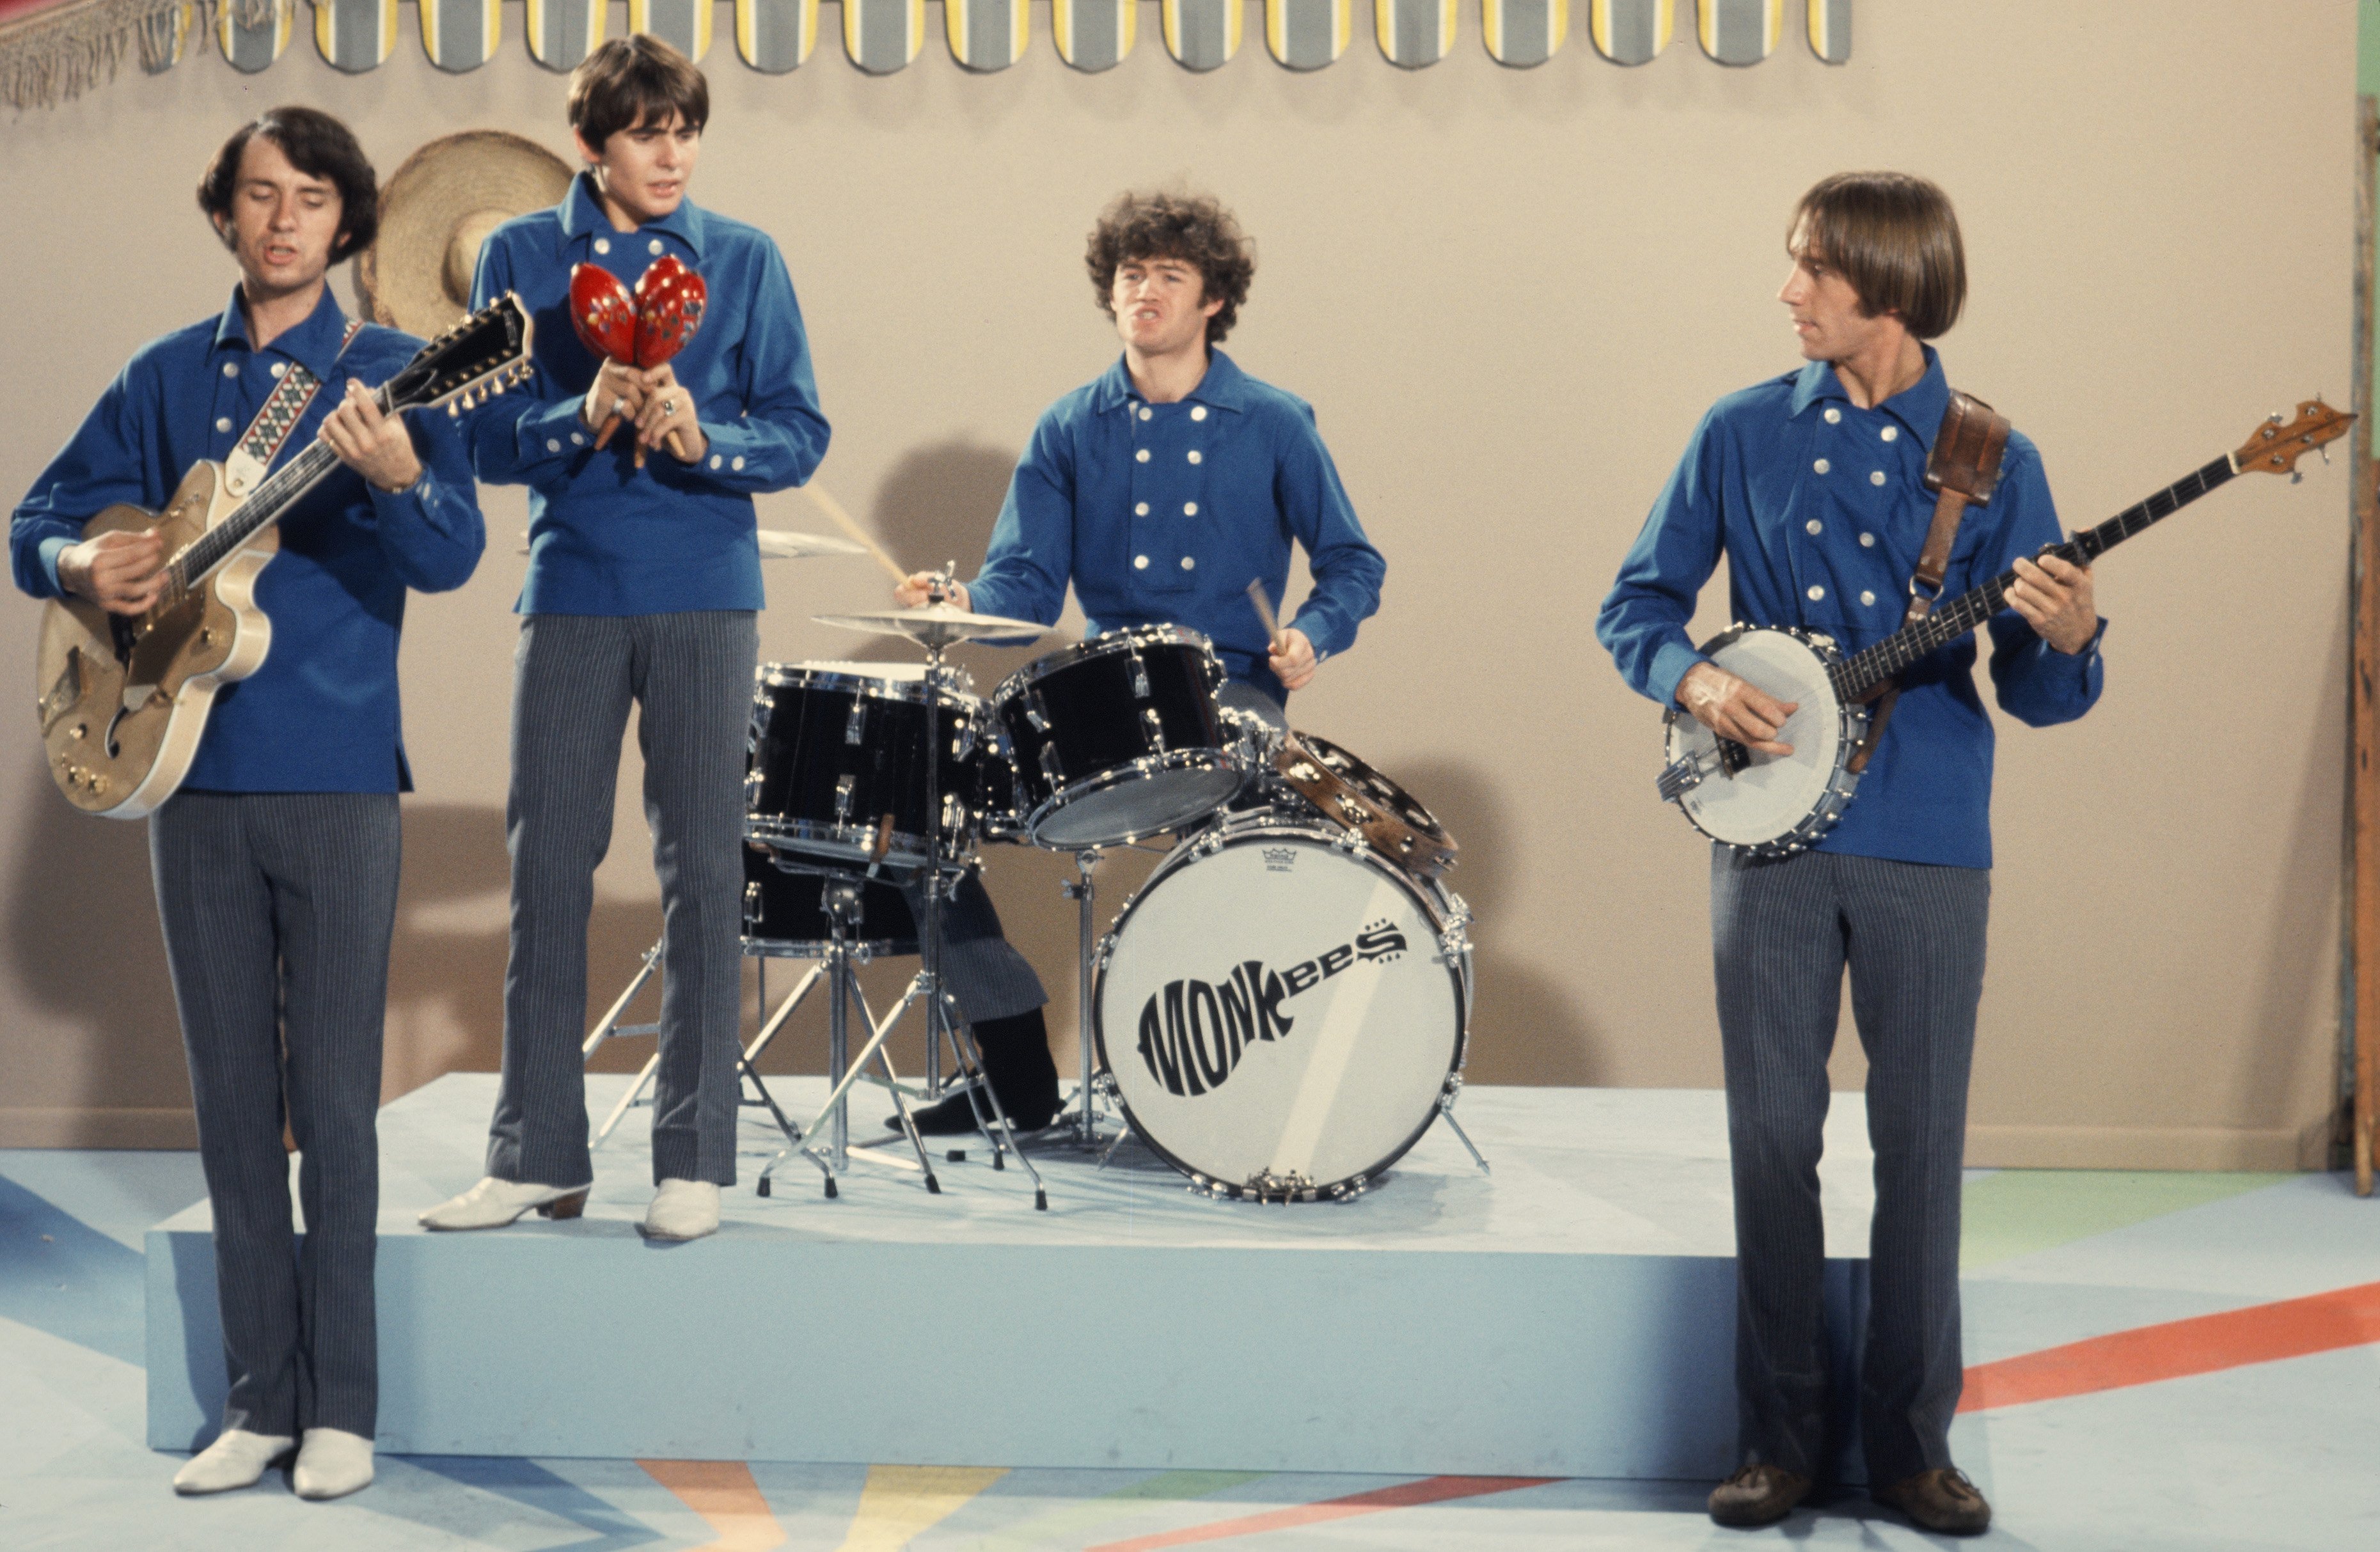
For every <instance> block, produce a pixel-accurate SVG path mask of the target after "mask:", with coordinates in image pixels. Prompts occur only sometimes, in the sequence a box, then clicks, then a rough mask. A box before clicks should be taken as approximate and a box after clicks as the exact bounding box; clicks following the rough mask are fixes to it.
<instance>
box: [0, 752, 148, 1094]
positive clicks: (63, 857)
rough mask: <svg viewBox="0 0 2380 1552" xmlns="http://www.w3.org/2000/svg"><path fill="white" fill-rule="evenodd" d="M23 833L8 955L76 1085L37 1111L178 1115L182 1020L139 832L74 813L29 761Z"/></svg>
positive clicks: (38, 761) (37, 760)
mask: <svg viewBox="0 0 2380 1552" xmlns="http://www.w3.org/2000/svg"><path fill="white" fill-rule="evenodd" d="M30 764H31V765H32V768H33V770H32V773H31V778H30V781H28V782H26V783H25V788H24V790H25V791H27V792H28V793H29V794H30V801H28V802H26V803H24V804H23V805H22V806H21V809H20V812H21V814H22V816H23V821H24V824H25V827H26V831H27V833H26V834H25V836H24V837H23V839H22V841H21V843H19V845H18V848H17V857H18V863H17V877H16V878H15V879H11V880H10V884H9V890H8V953H9V957H10V959H11V961H12V962H13V965H12V967H13V970H14V973H15V975H16V978H17V983H18V986H20V987H21V988H24V995H25V997H26V1000H28V1001H29V1002H30V1003H31V1004H32V1005H33V1006H35V1007H36V1008H39V1009H41V1010H42V1012H46V1013H48V1014H50V1015H51V1016H52V1017H54V1018H55V1020H56V1021H57V1023H58V1024H59V1025H67V1026H69V1027H70V1028H71V1030H72V1033H70V1034H65V1033H63V1032H61V1031H59V1030H56V1029H52V1030H48V1031H43V1032H42V1036H41V1037H42V1038H43V1039H47V1040H57V1039H60V1038H62V1037H63V1038H64V1039H65V1040H66V1041H67V1043H68V1044H69V1045H70V1047H71V1049H74V1050H75V1051H76V1052H77V1053H78V1054H79V1057H80V1059H81V1061H82V1073H81V1081H80V1084H79V1087H78V1088H77V1089H75V1090H72V1091H69V1092H64V1093H59V1094H55V1095H51V1096H43V1097H42V1101H41V1102H42V1103H43V1104H46V1105H55V1106H60V1107H65V1108H77V1107H81V1108H88V1109H188V1107H189V1103H190V1085H189V1079H188V1070H187V1069H186V1068H185V1066H184V1064H183V1061H182V1034H181V1023H180V1021H179V1019H178V1018H177V1017H176V1013H175V1011H174V987H173V981H172V979H171V977H170V976H168V974H167V972H166V967H165V943H164V937H163V936H162V934H161V933H160V931H159V928H158V925H157V901H156V896H155V894H154V893H153V892H152V887H151V884H150V881H149V827H148V825H147V824H145V823H127V822H125V821H123V820H117V819H95V818H91V816H90V815H88V814H83V813H79V812H77V811H76V810H75V809H74V808H73V807H72V806H69V805H68V804H67V802H66V800H65V799H64V798H62V797H60V796H59V795H58V794H56V793H55V791H53V790H51V787H50V776H49V770H48V768H47V766H46V764H45V763H44V761H43V759H42V755H41V753H40V752H39V751H38V750H36V751H35V752H34V753H33V754H32V755H31V756H30Z"/></svg>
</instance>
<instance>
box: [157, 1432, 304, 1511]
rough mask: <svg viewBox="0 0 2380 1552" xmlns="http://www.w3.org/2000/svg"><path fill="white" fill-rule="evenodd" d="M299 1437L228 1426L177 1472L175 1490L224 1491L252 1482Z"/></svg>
mask: <svg viewBox="0 0 2380 1552" xmlns="http://www.w3.org/2000/svg"><path fill="white" fill-rule="evenodd" d="M296 1443H297V1440H296V1439H294V1438H291V1437H289V1436H288V1435H286V1434H251V1433H249V1431H248V1430H247V1429H246V1428H225V1430H224V1431H223V1433H222V1434H221V1435H220V1436H218V1437H216V1439H215V1441H214V1443H212V1444H211V1445H209V1446H207V1447H206V1448H205V1449H201V1450H200V1451H199V1452H198V1453H197V1454H196V1455H193V1456H191V1457H190V1459H189V1463H188V1464H187V1465H185V1466H184V1467H183V1468H182V1469H181V1470H180V1471H177V1472H176V1473H174V1491H175V1492H176V1493H181V1494H185V1495H188V1494H191V1493H225V1492H229V1491H230V1490H231V1489H232V1488H234V1487H248V1486H252V1485H254V1484H255V1482H256V1480H257V1478H259V1477H261V1476H262V1475H263V1474H264V1469H265V1468H266V1467H267V1466H270V1465H271V1464H273V1461H277V1460H279V1459H281V1458H282V1457H283V1456H285V1455H286V1454H288V1453H289V1447H290V1446H291V1445H293V1444H296Z"/></svg>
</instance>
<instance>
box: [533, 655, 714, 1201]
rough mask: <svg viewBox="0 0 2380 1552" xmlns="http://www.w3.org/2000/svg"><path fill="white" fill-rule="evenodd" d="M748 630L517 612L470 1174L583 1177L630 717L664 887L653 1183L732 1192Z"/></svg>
mask: <svg viewBox="0 0 2380 1552" xmlns="http://www.w3.org/2000/svg"><path fill="white" fill-rule="evenodd" d="M758 656H759V624H758V622H757V619H756V617H755V615H754V614H753V613H752V612H750V611H748V610H706V611H691V612H685V613H676V614H625V615H601V614H532V615H529V616H528V617H527V618H526V619H524V620H522V622H521V635H520V648H519V650H518V652H517V653H516V656H515V658H514V681H513V774H512V790H511V794H510V797H509V798H508V800H507V802H506V805H505V827H506V828H505V839H506V844H507V846H508V848H509V850H510V851H511V853H512V864H513V877H512V883H513V915H512V958H511V962H510V964H509V965H508V966H507V968H506V970H505V972H504V1075H503V1078H502V1081H501V1085H500V1086H499V1088H498V1090H497V1094H496V1112H495V1117H494V1119H493V1121H492V1122H490V1124H489V1128H488V1173H490V1174H492V1175H494V1176H495V1177H497V1178H498V1179H499V1180H509V1181H534V1182H540V1183H543V1184H547V1185H577V1184H578V1183H579V1182H583V1181H586V1180H589V1179H591V1178H592V1177H593V1174H594V1166H593V1163H592V1161H591V1160H590V1159H589V1157H588V1151H587V1085H586V1077H585V1073H584V1072H583V1070H582V1067H581V1060H580V1057H579V1054H578V1052H579V1045H580V1042H581V1041H582V1040H584V1039H585V1037H586V1029H585V1025H586V1022H587V920H588V916H589V913H590V912H591V911H592V910H593V909H594V904H595V866H596V864H598V863H600V862H601V861H602V860H603V854H604V853H605V852H606V851H608V850H609V849H610V847H611V843H612V806H613V792H614V789H615V788H616V786H617V784H618V779H619V768H620V739H621V736H622V734H624V733H625V731H626V729H627V722H628V709H629V706H630V703H631V702H634V703H635V704H636V705H637V708H638V715H637V747H638V748H639V749H640V750H641V751H643V754H644V759H645V818H646V820H647V822H648V823H649V824H650V826H651V827H652V832H653V872H654V874H655V875H656V876H657V877H658V878H659V879H660V880H661V886H662V952H663V960H662V965H663V968H662V1016H661V1025H662V1033H661V1066H660V1067H659V1068H658V1069H657V1070H656V1071H655V1073H654V1074H653V1179H654V1181H655V1182H660V1181H662V1180H664V1179H676V1180H702V1181H712V1182H717V1183H718V1184H721V1185H733V1184H734V1183H735V1110H736V1097H737V1095H736V1086H737V1085H736V1074H735V1060H736V1057H737V1056H738V1055H739V1054H740V1050H741V1048H740V1047H739V1046H738V1045H737V1043H736V1042H737V1037H738V1035H739V1033H740V1032H741V1028H742V1025H743V1016H744V1012H743V968H742V967H743V944H742V934H743V925H744V915H743V911H744V904H743V900H744V861H743V853H742V847H743V843H744V745H745V738H746V735H747V731H748V729H749V725H750V721H751V716H752V667H753V661H754V660H755V659H756V658H757V657H758Z"/></svg>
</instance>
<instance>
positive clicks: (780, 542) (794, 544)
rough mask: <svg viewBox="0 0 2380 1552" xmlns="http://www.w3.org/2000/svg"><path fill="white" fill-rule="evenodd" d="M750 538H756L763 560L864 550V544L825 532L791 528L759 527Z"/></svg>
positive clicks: (865, 547) (849, 553)
mask: <svg viewBox="0 0 2380 1552" xmlns="http://www.w3.org/2000/svg"><path fill="white" fill-rule="evenodd" d="M752 537H753V538H754V539H756V540H759V543H760V558H761V559H762V560H764V561H799V560H806V559H807V558H808V557H809V556H812V555H865V554H867V553H868V546H866V545H865V544H854V543H853V542H852V541H851V540H847V539H835V538H833V537H832V536H831V535H827V534H814V533H795V531H794V530H793V529H791V528H762V529H760V530H759V532H758V533H756V534H754V535H753V536H752Z"/></svg>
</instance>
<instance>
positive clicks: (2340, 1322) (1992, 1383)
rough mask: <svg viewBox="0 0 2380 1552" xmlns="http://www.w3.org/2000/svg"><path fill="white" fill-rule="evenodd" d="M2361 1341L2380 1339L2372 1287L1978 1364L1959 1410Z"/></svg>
mask: <svg viewBox="0 0 2380 1552" xmlns="http://www.w3.org/2000/svg"><path fill="white" fill-rule="evenodd" d="M2368 1342H2380V1282H2367V1283H2363V1284H2361V1285H2360V1286H2358V1287H2354V1288H2339V1289H2334V1290H2332V1291H2330V1292H2327V1293H2315V1294H2313V1295H2311V1296H2309V1297H2307V1298H2303V1299H2284V1300H2282V1301H2281V1302H2280V1303H2273V1304H2253V1305H2251V1306H2249V1307H2248V1308H2246V1309H2238V1310H2227V1311H2225V1312H2224V1313H2223V1314H2221V1315H2202V1316H2196V1317H2195V1318H2193V1319H2190V1320H2169V1321H2167V1322H2166V1323H2165V1324H2163V1325H2161V1326H2143V1327H2139V1328H2136V1329H2133V1330H2130V1331H2112V1332H2109V1333H2108V1334H2107V1336H2104V1337H2092V1338H2090V1339H2089V1340H2084V1341H2078V1342H2069V1343H2067V1344H2066V1345H2065V1346H2064V1347H2051V1348H2045V1349H2043V1350H2042V1351H2041V1352H2026V1353H2021V1354H2019V1355H2018V1356H2016V1357H2014V1358H2003V1359H2001V1360H2000V1361H1999V1362H1998V1363H1997V1364H1977V1365H1975V1366H1974V1367H1973V1368H1972V1369H1969V1370H1968V1371H1967V1389H1966V1394H1965V1396H1964V1397H1963V1398H1962V1399H1961V1400H1960V1402H1959V1410H1960V1411H1961V1412H1982V1411H1984V1410H1985V1409H1986V1408H1990V1407H2004V1406H2022V1405H2023V1404H2024V1403H2025V1402H2027V1401H2050V1400H2058V1398H2059V1397H2061V1396H2087V1395H2089V1394H2091V1393H2092V1392H2094V1391H2097V1390H2118V1389H2121V1388H2124V1387H2126V1386H2130V1385H2148V1384H2152V1383H2154V1382H2155V1381H2157V1380H2160V1379H2180V1378H2182V1377H2184V1376H2188V1375H2201V1374H2213V1373H2215V1372H2216V1370H2218V1369H2236V1368H2239V1367H2240V1365H2242V1364H2269V1363H2272V1362H2274V1361H2275V1360H2277V1359H2281V1358H2302V1357H2304V1356H2305V1355H2306V1354H2308V1353H2312V1352H2335V1351H2337V1350H2338V1349H2339V1348H2343V1347H2361V1346H2363V1345H2364V1344H2366V1343H2368Z"/></svg>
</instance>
